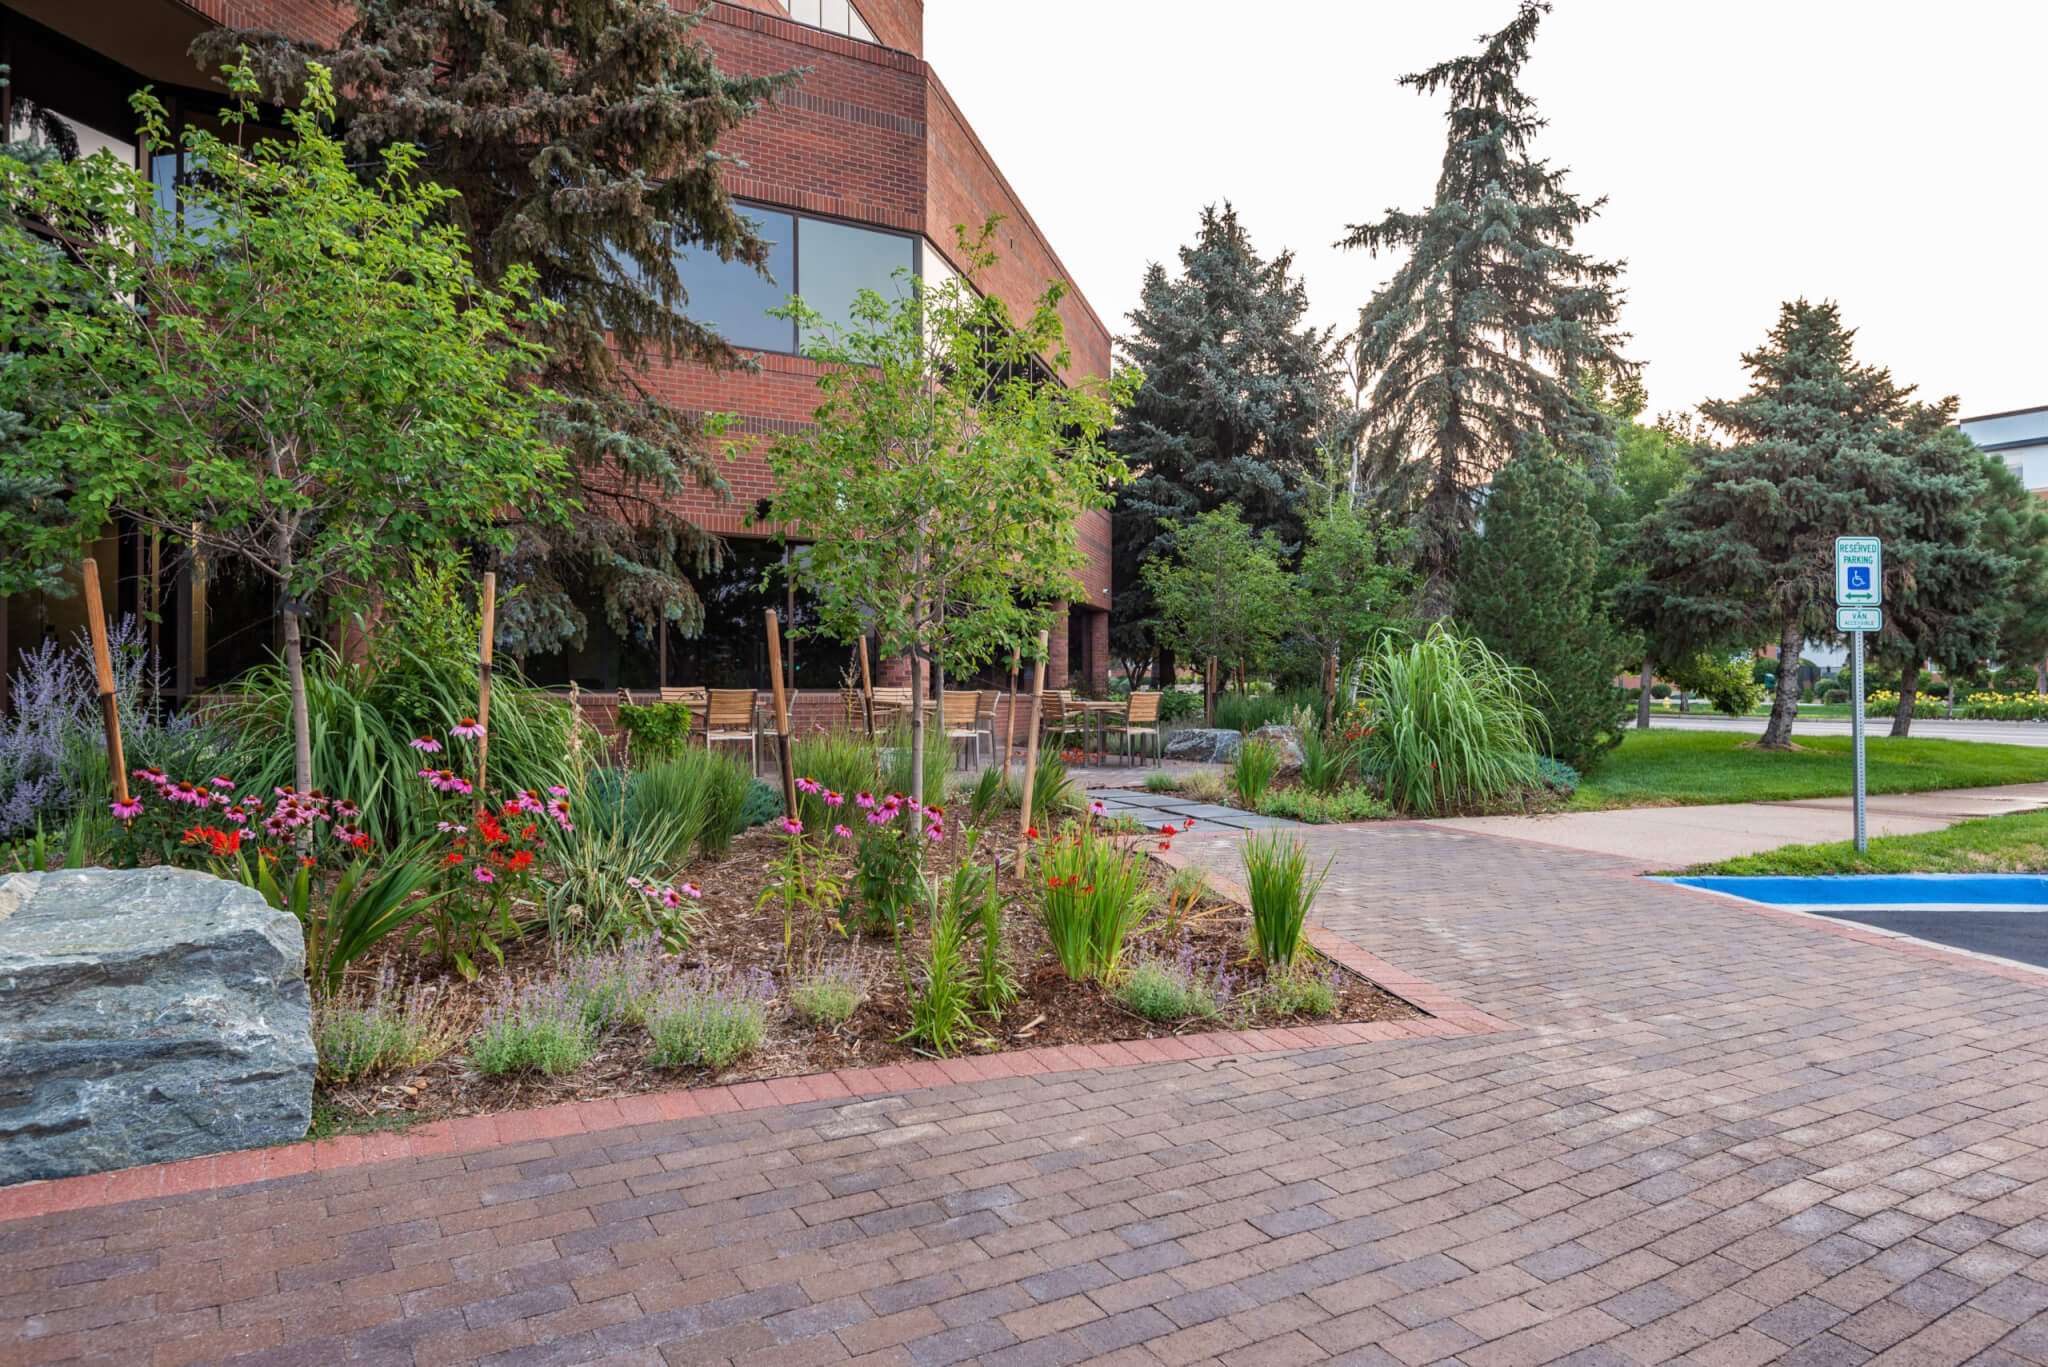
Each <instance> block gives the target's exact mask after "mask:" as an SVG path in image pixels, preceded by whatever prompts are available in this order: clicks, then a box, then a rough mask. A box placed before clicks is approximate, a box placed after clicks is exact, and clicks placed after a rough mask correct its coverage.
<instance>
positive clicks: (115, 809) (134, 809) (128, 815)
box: [107, 797, 142, 821]
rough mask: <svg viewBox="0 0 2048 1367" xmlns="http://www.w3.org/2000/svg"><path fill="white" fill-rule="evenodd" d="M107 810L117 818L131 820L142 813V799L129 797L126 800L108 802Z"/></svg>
mask: <svg viewBox="0 0 2048 1367" xmlns="http://www.w3.org/2000/svg"><path fill="white" fill-rule="evenodd" d="M107 810H108V811H110V812H112V813H113V814H114V816H115V818H116V819H117V820H120V821H133V820H134V819H135V818H136V817H138V816H141V815H142V799H141V798H139V797H131V798H129V799H128V800H127V801H126V802H109V803H108V804H107Z"/></svg>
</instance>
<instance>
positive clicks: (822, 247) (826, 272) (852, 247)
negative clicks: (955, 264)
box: [797, 218, 916, 342]
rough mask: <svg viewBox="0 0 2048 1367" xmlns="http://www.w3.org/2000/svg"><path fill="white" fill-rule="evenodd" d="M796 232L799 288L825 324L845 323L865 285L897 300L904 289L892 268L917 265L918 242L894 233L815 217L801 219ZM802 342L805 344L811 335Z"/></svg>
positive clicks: (907, 268)
mask: <svg viewBox="0 0 2048 1367" xmlns="http://www.w3.org/2000/svg"><path fill="white" fill-rule="evenodd" d="M797 231H798V233H799V234H800V236H799V238H798V242H797V250H798V257H797V289H798V292H799V293H801V294H802V295H803V300H804V303H805V304H806V305H807V306H808V307H809V308H810V309H812V310H813V311H814V312H816V313H817V314H818V316H819V317H820V318H822V319H823V320H824V322H825V323H826V324H833V323H836V324H838V325H840V326H841V327H844V326H846V323H847V320H848V318H850V317H851V316H852V313H853V303H854V299H855V297H856V296H857V295H859V293H860V292H861V291H862V290H864V289H867V290H873V291H874V292H875V293H877V294H879V295H881V296H882V297H883V298H884V299H894V298H896V297H897V296H898V294H899V293H900V292H901V291H902V290H903V289H904V288H905V286H904V285H903V283H902V282H901V281H899V280H897V279H896V278H895V275H896V272H897V271H899V270H905V271H907V270H911V269H914V268H915V266H916V253H915V247H916V244H915V243H914V242H913V241H912V240H911V239H910V238H907V237H898V236H896V235H895V234H894V233H878V232H875V231H873V230H872V229H868V228H855V227H850V226H848V225H847V224H844V223H827V222H825V221H824V220H823V219H816V218H807V219H805V220H803V223H802V225H801V226H800V227H799V228H798V229H797ZM802 340H803V341H804V342H809V341H810V340H811V334H810V333H808V332H807V333H806V334H805V336H804V337H803V338H802Z"/></svg>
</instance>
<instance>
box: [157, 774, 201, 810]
mask: <svg viewBox="0 0 2048 1367" xmlns="http://www.w3.org/2000/svg"><path fill="white" fill-rule="evenodd" d="M164 796H165V797H167V798H169V799H170V800H171V801H172V802H189V803H191V804H192V805H193V806H194V807H201V808H204V807H209V806H211V805H213V799H212V798H210V797H208V796H207V795H206V790H205V789H204V788H201V787H199V786H197V785H196V784H191V783H185V782H182V781H181V782H178V783H173V784H171V785H170V786H169V787H168V788H167V789H165V790H164Z"/></svg>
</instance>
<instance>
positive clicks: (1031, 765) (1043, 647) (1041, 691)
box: [1005, 631, 1052, 840]
mask: <svg viewBox="0 0 2048 1367" xmlns="http://www.w3.org/2000/svg"><path fill="white" fill-rule="evenodd" d="M1050 654H1052V633H1051V632H1050V631H1041V632H1039V633H1038V658H1037V659H1036V660H1034V661H1032V663H1031V729H1030V730H1029V731H1027V732H1025V733H1024V810H1023V813H1022V814H1021V815H1020V816H1018V818H1017V834H1018V836H1020V837H1021V838H1024V839H1027V840H1028V839H1029V838H1030V835H1031V780H1032V779H1034V778H1036V777H1037V776H1038V717H1039V709H1040V708H1041V707H1042V706H1044V703H1045V657H1046V656H1048V655H1050ZM1007 763H1008V761H1005V764H1007Z"/></svg>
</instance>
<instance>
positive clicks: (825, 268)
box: [676, 206, 921, 353]
mask: <svg viewBox="0 0 2048 1367" xmlns="http://www.w3.org/2000/svg"><path fill="white" fill-rule="evenodd" d="M746 212H747V214H748V215H749V217H751V218H752V219H753V220H754V224H755V232H756V233H758V234H759V235H760V236H761V237H762V238H764V239H766V240H768V241H769V242H770V243H771V244H772V245H771V247H770V249H769V253H768V274H769V276H770V277H772V278H769V279H764V278H763V277H762V276H761V274H760V272H758V271H756V270H755V269H754V268H753V267H752V266H749V265H747V264H746V263H745V262H743V261H737V260H735V261H720V260H719V259H718V256H717V254H716V253H714V252H710V251H705V250H701V249H689V250H684V251H679V252H678V253H677V254H676V273H677V275H679V276H680V277H681V278H682V284H683V291H684V293H685V294H686V295H687V296H688V302H687V303H685V304H684V305H683V310H684V312H686V313H687V314H688V315H689V316H690V317H691V318H693V319H695V320H696V321H697V322H699V323H702V324H703V325H704V326H706V327H709V328H712V329H714V330H716V331H717V332H718V334H719V335H720V336H722V337H724V338H725V339H726V340H727V341H729V342H731V343H732V344H733V345H734V346H736V347H739V348H740V349H741V350H744V351H780V352H786V353H795V352H797V351H799V350H801V346H800V341H801V340H804V339H799V338H798V336H797V329H796V326H795V325H794V324H793V323H791V322H790V321H789V320H788V319H786V318H771V317H769V316H768V314H769V311H770V310H772V309H777V308H780V307H782V305H783V303H784V302H785V300H786V299H787V298H788V296H789V295H791V294H795V295H798V296H800V297H801V298H802V299H803V301H804V303H805V304H807V305H809V306H810V307H811V308H812V309H813V310H815V311H816V312H817V313H818V315H819V316H820V317H822V318H823V319H824V320H825V321H826V322H827V323H838V324H842V325H843V324H844V323H845V322H846V321H847V319H848V317H849V316H850V315H851V313H852V310H853V301H854V297H855V296H856V295H858V294H859V293H860V291H862V290H864V289H869V290H873V291H875V293H877V294H879V295H881V296H882V297H883V298H885V299H889V298H894V297H895V296H896V295H897V294H898V293H899V291H900V290H901V288H902V287H901V285H900V284H899V282H898V281H897V279H896V272H898V271H910V272H913V273H915V272H916V271H917V270H918V269H919V266H920V264H921V262H920V259H919V257H920V253H919V250H918V247H919V241H918V239H917V238H915V237H909V236H906V235H904V234H902V233H891V232H883V231H882V230H880V229H877V228H864V227H857V226H855V225H853V224H848V223H834V222H831V221H830V220H827V219H822V218H810V217H807V216H805V215H802V214H790V213H783V212H780V211H778V210H773V209H757V208H753V207H751V206H749V207H748V208H747V210H746Z"/></svg>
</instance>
